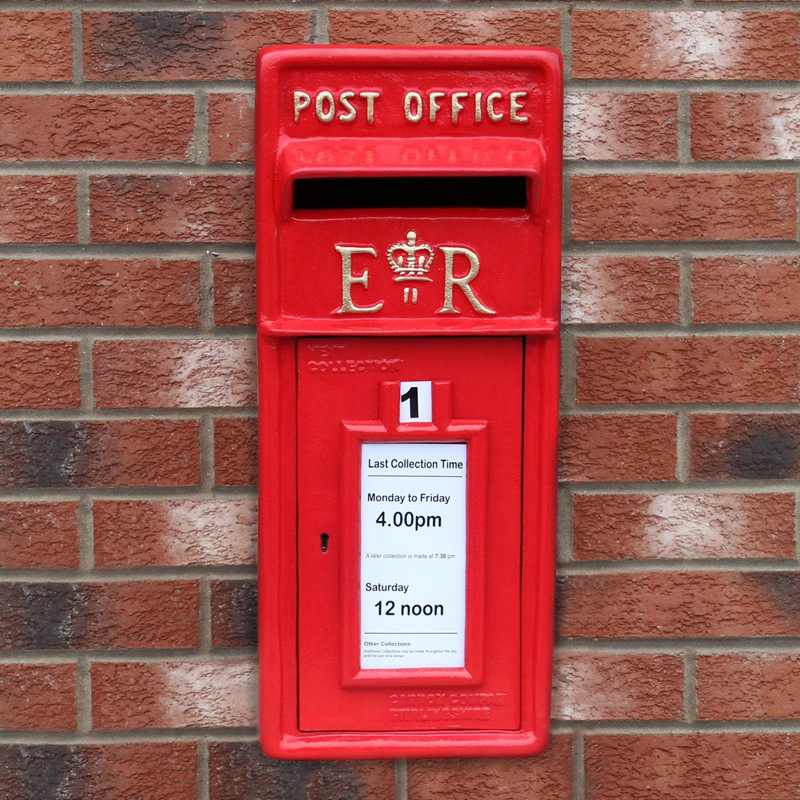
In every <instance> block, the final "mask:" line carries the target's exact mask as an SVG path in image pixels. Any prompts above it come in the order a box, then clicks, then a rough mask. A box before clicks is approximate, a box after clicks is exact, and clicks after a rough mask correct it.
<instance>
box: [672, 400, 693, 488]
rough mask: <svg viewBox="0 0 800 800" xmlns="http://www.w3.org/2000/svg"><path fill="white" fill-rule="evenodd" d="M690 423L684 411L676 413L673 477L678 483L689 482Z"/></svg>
mask: <svg viewBox="0 0 800 800" xmlns="http://www.w3.org/2000/svg"><path fill="white" fill-rule="evenodd" d="M690 426H691V423H690V421H689V415H688V414H687V412H685V411H679V412H678V420H677V429H676V436H675V477H676V478H677V479H678V481H679V482H680V483H686V482H687V481H690V480H691V472H690V467H691V438H690V432H691V427H690Z"/></svg>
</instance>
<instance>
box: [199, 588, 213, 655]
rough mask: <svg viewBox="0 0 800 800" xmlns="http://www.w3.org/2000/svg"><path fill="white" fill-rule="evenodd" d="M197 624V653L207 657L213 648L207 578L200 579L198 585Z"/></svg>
mask: <svg viewBox="0 0 800 800" xmlns="http://www.w3.org/2000/svg"><path fill="white" fill-rule="evenodd" d="M197 624H198V630H199V648H198V650H199V652H200V653H202V654H204V655H208V654H210V653H211V651H212V648H213V632H212V629H211V585H210V584H209V581H208V579H207V578H201V579H200V584H199V601H198V614H197Z"/></svg>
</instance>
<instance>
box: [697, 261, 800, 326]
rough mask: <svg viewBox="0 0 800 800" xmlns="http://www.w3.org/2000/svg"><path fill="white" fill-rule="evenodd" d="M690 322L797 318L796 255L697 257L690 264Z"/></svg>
mask: <svg viewBox="0 0 800 800" xmlns="http://www.w3.org/2000/svg"><path fill="white" fill-rule="evenodd" d="M692 304H693V314H694V321H695V322H699V323H709V324H712V323H720V322H767V323H770V322H797V320H798V319H800V259H797V258H771V257H759V256H728V257H724V258H698V259H695V260H694V262H693V264H692Z"/></svg>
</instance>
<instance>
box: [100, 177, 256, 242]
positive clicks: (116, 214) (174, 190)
mask: <svg viewBox="0 0 800 800" xmlns="http://www.w3.org/2000/svg"><path fill="white" fill-rule="evenodd" d="M91 197H92V239H93V240H94V241H95V242H196V241H215V242H245V241H250V240H252V239H253V236H254V210H253V193H252V180H251V178H250V177H249V176H246V175H195V176H182V175H154V176H153V175H149V176H148V175H145V176H139V175H112V176H109V177H96V178H92V179H91Z"/></svg>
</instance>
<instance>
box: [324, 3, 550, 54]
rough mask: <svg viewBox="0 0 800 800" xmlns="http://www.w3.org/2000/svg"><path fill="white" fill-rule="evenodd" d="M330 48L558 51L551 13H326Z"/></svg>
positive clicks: (504, 11) (502, 11) (505, 11)
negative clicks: (444, 46) (447, 46)
mask: <svg viewBox="0 0 800 800" xmlns="http://www.w3.org/2000/svg"><path fill="white" fill-rule="evenodd" d="M329 28H330V40H331V42H334V43H336V44H458V45H461V44H516V45H526V46H533V45H542V46H546V47H558V46H559V45H560V39H561V34H560V28H561V25H560V18H559V14H558V12H557V11H509V10H492V11H463V10H459V11H444V10H443V11H331V12H330V14H329Z"/></svg>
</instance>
